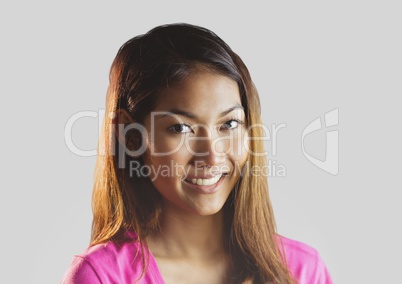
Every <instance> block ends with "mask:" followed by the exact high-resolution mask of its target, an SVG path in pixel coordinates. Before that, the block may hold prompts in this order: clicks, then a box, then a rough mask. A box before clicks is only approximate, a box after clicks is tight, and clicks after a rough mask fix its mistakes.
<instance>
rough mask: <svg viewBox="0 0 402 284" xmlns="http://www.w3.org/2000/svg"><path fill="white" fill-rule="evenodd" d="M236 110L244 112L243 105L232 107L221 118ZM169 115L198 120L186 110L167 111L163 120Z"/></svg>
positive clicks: (222, 113)
mask: <svg viewBox="0 0 402 284" xmlns="http://www.w3.org/2000/svg"><path fill="white" fill-rule="evenodd" d="M235 109H242V110H244V107H243V106H242V105H239V104H238V105H235V106H232V107H231V108H229V109H227V110H225V111H223V112H221V114H220V116H219V117H222V116H225V115H227V114H228V113H231V112H232V111H234V110H235ZM169 114H176V115H182V116H185V117H188V118H191V119H197V118H198V117H197V116H196V115H195V114H193V113H191V112H188V111H185V110H181V109H178V108H173V109H171V110H169V111H167V112H166V114H163V115H162V118H163V117H166V116H168V115H169Z"/></svg>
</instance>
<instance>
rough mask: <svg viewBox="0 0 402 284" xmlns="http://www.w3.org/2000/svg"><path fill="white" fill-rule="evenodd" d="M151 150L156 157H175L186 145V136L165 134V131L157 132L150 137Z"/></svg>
mask: <svg viewBox="0 0 402 284" xmlns="http://www.w3.org/2000/svg"><path fill="white" fill-rule="evenodd" d="M148 140H149V150H150V151H151V152H152V154H154V155H155V154H156V155H161V154H163V155H174V154H176V153H177V152H178V151H180V149H181V148H182V146H183V145H184V135H179V134H177V135H176V134H170V135H169V134H168V135H167V134H165V133H163V131H156V133H154V135H153V136H152V135H150V136H149V139H148Z"/></svg>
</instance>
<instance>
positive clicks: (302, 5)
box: [0, 1, 402, 283]
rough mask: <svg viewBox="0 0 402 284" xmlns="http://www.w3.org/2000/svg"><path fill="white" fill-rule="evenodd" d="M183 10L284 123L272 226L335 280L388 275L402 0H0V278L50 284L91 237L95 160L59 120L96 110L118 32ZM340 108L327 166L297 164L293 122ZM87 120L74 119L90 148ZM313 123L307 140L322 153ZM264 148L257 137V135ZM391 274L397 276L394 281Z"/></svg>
mask: <svg viewBox="0 0 402 284" xmlns="http://www.w3.org/2000/svg"><path fill="white" fill-rule="evenodd" d="M173 22H188V23H192V24H197V25H201V26H205V27H207V28H209V29H211V30H213V31H214V32H216V33H217V34H218V35H219V36H221V37H222V38H223V39H224V40H225V41H226V42H227V43H228V44H229V45H230V46H231V47H232V48H233V49H234V50H235V51H236V52H237V53H238V54H239V55H240V56H241V57H242V58H243V60H244V61H245V63H246V64H247V66H248V67H249V69H250V72H251V74H252V77H253V78H254V81H255V84H256V86H257V88H258V90H259V93H260V96H261V101H262V105H263V119H264V122H265V123H266V124H267V125H272V124H280V123H286V124H287V127H286V128H284V129H282V130H281V131H280V132H279V135H278V148H277V150H278V153H277V155H276V156H275V157H272V158H273V159H274V160H276V161H277V163H278V164H282V165H284V166H285V167H286V170H287V176H286V177H271V178H270V179H269V185H270V191H271V196H272V200H273V204H274V209H275V213H276V219H277V223H278V229H279V232H280V233H281V234H283V235H285V236H287V237H290V238H293V239H296V240H299V241H302V242H305V243H307V244H309V245H311V246H313V247H314V248H316V249H317V250H318V251H319V252H320V254H321V256H322V257H323V259H324V260H325V262H326V264H327V266H328V268H329V270H330V272H331V274H332V277H333V279H334V281H335V282H336V283H396V282H398V281H400V276H399V273H398V271H399V269H400V266H401V264H402V263H401V259H400V257H399V256H400V255H401V254H402V246H401V243H400V240H401V239H402V233H401V215H402V214H401V213H402V209H401V206H400V202H401V194H400V191H401V189H402V188H401V182H400V177H401V174H400V171H401V158H402V155H401V148H400V147H401V144H402V141H401V140H402V139H401V133H400V131H401V127H400V125H399V124H400V123H401V122H402V119H401V118H402V115H401V112H400V99H398V97H399V96H401V91H402V87H401V73H402V67H401V66H402V56H401V50H402V46H401V45H402V44H401V24H402V20H401V6H400V4H399V3H398V2H397V1H332V2H330V3H328V2H327V1H325V2H324V1H291V2H288V1H269V2H265V3H262V1H261V2H258V4H257V2H252V1H248V2H247V3H243V4H235V3H233V2H229V1H227V2H223V1H203V3H196V2H194V3H189V2H184V1H181V2H180V1H169V3H167V1H166V2H162V1H159V2H156V3H149V4H144V3H142V1H141V2H139V1H138V2H137V3H136V2H134V1H131V2H120V1H115V2H113V3H110V4H104V3H99V2H92V3H91V2H79V1H70V2H69V3H67V2H66V3H56V2H51V1H34V2H29V1H22V2H13V3H12V4H10V3H7V4H6V3H5V2H2V3H1V4H0V29H1V47H0V48H1V52H0V62H1V64H0V72H1V77H0V78H1V84H0V89H1V109H2V110H1V112H0V116H1V127H2V136H1V137H2V139H1V169H2V171H1V172H2V174H1V198H0V202H1V206H0V218H1V220H0V221H1V242H0V245H1V247H0V251H1V253H0V258H1V265H0V267H1V278H2V279H1V282H2V283H58V282H59V280H60V278H61V276H62V275H63V273H64V271H65V270H66V269H67V267H68V265H69V263H70V261H71V259H72V257H73V255H74V254H75V253H80V252H82V251H83V250H84V249H85V248H86V247H87V246H88V242H89V235H90V224H91V209H90V197H91V190H92V178H93V169H94V164H95V157H79V156H76V155H74V154H73V153H71V151H69V149H68V148H67V147H66V145H65V141H64V127H65V124H66V122H67V120H68V119H69V118H70V117H71V116H72V115H73V114H75V113H77V112H79V111H83V110H88V111H98V110H99V109H103V108H104V101H105V92H106V87H107V83H108V71H109V67H110V64H111V62H112V60H113V58H114V56H115V54H116V52H117V50H118V48H119V47H120V46H121V45H122V44H123V43H124V42H125V41H126V40H128V39H129V38H131V37H133V36H135V35H138V34H142V33H144V32H146V31H148V30H149V29H151V28H153V27H154V26H156V25H160V24H165V23H173ZM335 108H339V125H338V126H337V127H335V128H336V129H337V130H339V174H338V175H336V176H333V175H331V174H328V173H326V172H324V171H322V170H321V169H319V168H317V167H316V166H314V165H313V164H312V163H310V162H309V161H308V160H307V159H306V158H305V157H304V156H303V153H302V150H301V141H300V139H301V133H302V131H303V129H304V127H306V126H307V125H308V124H309V123H310V122H311V121H313V120H314V119H316V118H317V117H323V115H324V114H325V113H326V112H328V111H330V110H332V109H335ZM97 127H98V121H97V120H96V119H91V118H87V119H82V120H80V121H79V122H77V123H76V124H75V125H74V128H73V132H72V135H73V140H74V142H75V143H76V145H77V146H79V147H80V148H81V149H87V150H90V149H94V148H95V147H96V144H97V135H98V131H97ZM325 142H326V141H325V130H322V131H317V132H315V133H313V134H311V135H310V136H309V137H308V139H307V138H306V150H308V152H309V153H311V154H312V155H314V156H316V157H319V158H321V159H324V157H325ZM268 145H269V144H268ZM398 279H399V280H398Z"/></svg>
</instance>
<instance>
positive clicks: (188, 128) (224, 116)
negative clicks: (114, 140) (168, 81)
mask: <svg viewBox="0 0 402 284" xmlns="http://www.w3.org/2000/svg"><path fill="white" fill-rule="evenodd" d="M245 119H246V117H245V113H244V110H243V107H242V105H241V101H240V94H239V89H238V86H237V83H236V82H235V81H233V80H232V79H230V78H228V77H226V76H223V75H217V74H211V73H207V72H202V73H195V74H192V75H190V76H189V77H188V78H187V79H186V80H185V81H184V82H183V83H181V84H179V85H175V86H171V87H170V88H168V89H166V90H165V91H164V92H163V93H161V95H160V96H159V97H158V100H157V102H156V107H155V109H154V110H153V112H152V113H151V114H150V115H149V116H147V118H146V119H145V122H144V126H145V128H146V130H147V132H148V143H149V144H148V149H147V151H146V153H145V154H144V162H145V165H146V167H147V172H148V173H149V177H150V179H151V180H152V182H153V184H154V186H155V188H156V189H157V190H158V191H159V192H160V194H161V195H162V196H163V198H164V201H165V206H173V207H174V208H175V209H179V210H183V211H185V212H186V213H192V214H197V215H211V214H215V213H217V212H218V211H219V210H220V209H221V208H222V207H223V205H224V203H225V201H226V200H227V198H228V196H229V194H230V192H231V191H232V189H233V187H234V185H235V184H236V182H237V180H238V179H239V177H240V171H241V168H242V167H243V165H244V164H245V161H246V158H247V150H246V148H245V145H247V132H246V121H245ZM144 172H145V171H144Z"/></svg>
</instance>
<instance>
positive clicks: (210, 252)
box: [147, 204, 224, 260]
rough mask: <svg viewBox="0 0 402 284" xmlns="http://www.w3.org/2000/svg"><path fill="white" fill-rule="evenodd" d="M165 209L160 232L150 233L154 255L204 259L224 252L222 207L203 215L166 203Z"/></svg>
mask: <svg viewBox="0 0 402 284" xmlns="http://www.w3.org/2000/svg"><path fill="white" fill-rule="evenodd" d="M161 213H162V214H161V215H160V216H161V219H160V226H161V230H160V232H158V233H155V234H153V235H150V236H149V237H147V243H148V246H149V248H150V250H151V251H152V254H153V255H154V256H156V257H161V258H165V257H166V258H172V257H175V258H192V259H195V258H197V259H200V260H201V259H210V258H211V257H221V256H222V255H224V245H223V244H224V242H223V239H224V228H223V212H222V210H221V211H219V212H218V213H216V214H214V215H210V216H200V215H196V214H192V213H189V212H184V211H182V210H180V209H178V208H177V207H173V206H169V205H168V204H165V205H164V206H163V210H162V212H161Z"/></svg>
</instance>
